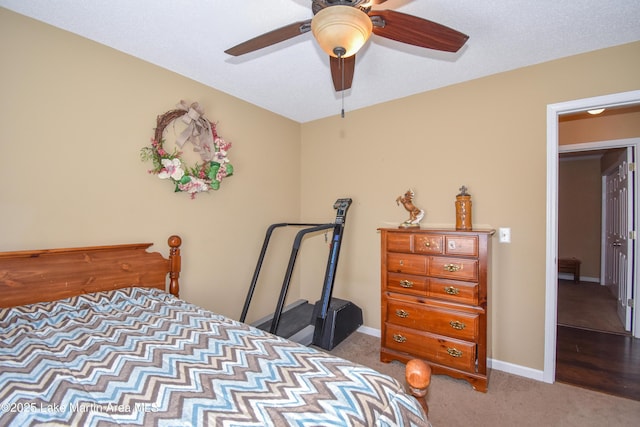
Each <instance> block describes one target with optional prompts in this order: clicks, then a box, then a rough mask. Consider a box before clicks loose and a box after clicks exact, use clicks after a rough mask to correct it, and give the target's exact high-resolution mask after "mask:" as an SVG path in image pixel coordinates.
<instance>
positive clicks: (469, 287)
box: [427, 279, 478, 305]
mask: <svg viewBox="0 0 640 427" xmlns="http://www.w3.org/2000/svg"><path fill="white" fill-rule="evenodd" d="M427 295H428V296H430V297H432V298H438V299H444V300H447V301H453V302H457V303H460V304H469V305H478V284H477V283H472V282H455V281H453V280H445V279H430V280H429V290H428V293H427Z"/></svg>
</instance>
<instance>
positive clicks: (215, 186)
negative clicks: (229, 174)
mask: <svg viewBox="0 0 640 427" xmlns="http://www.w3.org/2000/svg"><path fill="white" fill-rule="evenodd" d="M209 186H210V187H211V188H212V189H214V190H217V189H218V188H220V181H216V180H214V181H211V184H209Z"/></svg>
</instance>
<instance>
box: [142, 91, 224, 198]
mask: <svg viewBox="0 0 640 427" xmlns="http://www.w3.org/2000/svg"><path fill="white" fill-rule="evenodd" d="M178 118H182V121H183V122H184V123H186V124H187V128H186V129H185V130H184V131H183V132H182V133H181V134H180V135H179V136H178V139H177V140H176V144H177V145H178V146H179V147H180V148H183V146H184V144H186V143H187V142H191V144H192V145H193V147H194V148H193V150H194V151H195V152H197V153H199V154H200V158H201V159H202V163H198V164H196V165H193V166H189V165H186V164H185V163H184V161H183V160H182V158H181V157H182V151H179V150H178V149H177V148H176V149H174V150H173V152H172V153H169V152H168V151H166V150H165V149H164V147H163V144H164V142H165V141H164V138H163V135H164V130H165V128H166V127H167V126H168V125H169V123H171V122H173V121H174V120H176V119H178ZM230 148H231V143H230V142H227V141H225V140H224V139H223V138H221V137H220V136H219V135H218V133H217V131H216V125H215V124H214V123H212V122H210V121H209V120H207V119H206V118H204V111H203V110H202V108H200V106H199V105H198V103H197V102H194V103H192V104H190V105H189V104H188V103H187V102H185V101H181V102H180V104H178V105H177V109H175V110H171V111H167V112H166V113H164V114H163V115H161V116H158V118H157V127H156V129H155V135H154V137H153V139H152V140H151V146H150V147H144V148H143V149H142V150H141V151H140V157H141V158H142V160H143V161H148V160H151V161H152V162H153V169H151V170H149V173H152V174H154V175H157V176H158V178H160V179H168V180H170V181H171V182H172V183H173V184H175V190H174V191H175V192H181V191H183V192H187V193H189V194H191V198H195V196H196V194H197V193H202V192H208V191H209V190H217V189H219V188H220V183H221V181H222V180H223V179H224V178H225V177H227V176H230V175H232V174H233V166H232V165H231V163H229V159H228V158H227V151H229V149H230Z"/></svg>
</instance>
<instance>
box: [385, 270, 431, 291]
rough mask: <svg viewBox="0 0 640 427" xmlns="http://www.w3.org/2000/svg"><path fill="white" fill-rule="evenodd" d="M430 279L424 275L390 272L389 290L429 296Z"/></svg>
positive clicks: (388, 277)
mask: <svg viewBox="0 0 640 427" xmlns="http://www.w3.org/2000/svg"><path fill="white" fill-rule="evenodd" d="M428 287H429V279H427V278H426V277H424V276H411V275H408V274H399V273H388V275H387V290H388V291H390V292H399V293H402V294H411V295H418V296H423V297H424V296H427V289H428Z"/></svg>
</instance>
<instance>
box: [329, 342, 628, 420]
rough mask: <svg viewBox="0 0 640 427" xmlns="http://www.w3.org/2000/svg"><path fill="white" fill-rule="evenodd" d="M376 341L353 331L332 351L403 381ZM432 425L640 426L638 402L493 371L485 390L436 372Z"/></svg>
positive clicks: (432, 389) (397, 367)
mask: <svg viewBox="0 0 640 427" xmlns="http://www.w3.org/2000/svg"><path fill="white" fill-rule="evenodd" d="M379 350H380V339H379V338H376V337H372V336H369V335H365V334H361V333H358V332H356V333H354V334H352V335H351V336H350V337H349V338H347V339H346V340H345V341H343V342H342V343H340V345H338V346H337V347H336V348H334V349H333V350H332V351H331V353H332V354H335V355H338V356H340V357H343V358H345V359H349V360H352V361H355V362H358V363H361V364H363V365H366V366H369V367H372V368H374V369H376V370H378V371H380V372H384V373H386V374H388V375H391V376H393V377H395V378H397V379H398V380H400V381H402V382H403V383H404V365H403V364H401V363H398V362H392V363H388V364H387V363H382V362H380V358H379ZM427 402H428V403H429V410H430V412H429V420H430V421H431V423H432V424H433V426H434V427H458V426H460V427H462V426H465V427H483V426H492V427H503V426H518V427H520V426H545V427H552V426H558V427H573V426H576V427H578V426H580V427H590V426H594V427H595V426H598V427H600V426H615V427H626V426H637V425H640V402H637V401H634V400H629V399H623V398H619V397H614V396H610V395H607V394H602V393H598V392H594V391H590V390H586V389H582V388H578V387H573V386H570V385H566V384H560V383H555V384H547V383H543V382H539V381H534V380H531V379H527V378H523V377H519V376H515V375H509V374H505V373H504V372H501V371H496V370H493V371H491V372H490V376H489V390H488V392H487V393H480V392H477V391H474V390H473V389H472V388H471V386H470V385H469V383H467V382H466V381H461V380H455V379H452V378H450V377H447V376H444V375H434V376H433V378H432V381H431V387H430V389H429V395H428V398H427Z"/></svg>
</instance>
